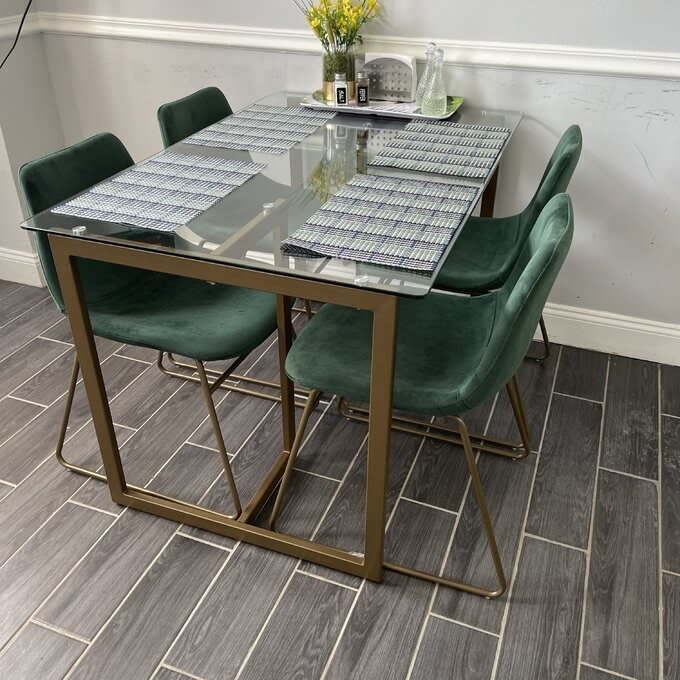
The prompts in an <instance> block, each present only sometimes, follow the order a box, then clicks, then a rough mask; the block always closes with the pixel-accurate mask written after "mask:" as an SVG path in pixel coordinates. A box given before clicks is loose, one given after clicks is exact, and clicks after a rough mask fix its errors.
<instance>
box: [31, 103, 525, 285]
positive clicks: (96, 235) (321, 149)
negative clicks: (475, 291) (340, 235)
mask: <svg viewBox="0 0 680 680" xmlns="http://www.w3.org/2000/svg"><path fill="white" fill-rule="evenodd" d="M303 97H304V95H302V94H294V93H277V94H274V95H270V96H268V97H265V98H264V99H262V100H260V103H263V104H273V105H279V106H281V105H288V106H292V105H295V104H297V103H299V102H300V101H301V100H302V98H303ZM452 120H454V121H457V122H462V123H469V124H473V125H494V126H502V127H507V128H509V129H510V130H511V132H514V130H515V129H516V127H517V126H518V124H519V122H520V120H521V114H520V113H517V112H513V111H497V110H483V109H476V108H472V107H470V106H467V105H463V107H462V108H461V109H460V110H459V112H458V113H456V114H455V115H454V116H453V117H452ZM407 122H408V121H406V120H399V119H389V118H380V117H375V116H358V115H349V114H339V115H337V116H336V117H335V118H333V119H331V120H329V121H328V122H327V123H325V124H324V125H322V126H321V127H320V128H318V129H317V130H316V132H315V133H313V134H312V135H310V136H309V137H307V138H306V139H304V140H303V141H302V142H300V143H298V144H296V145H295V146H294V147H293V148H292V149H290V150H289V151H287V152H285V153H282V154H265V153H256V152H246V151H233V150H229V149H220V148H211V147H202V146H198V145H194V144H191V145H189V144H184V143H182V142H180V143H178V144H176V145H175V147H173V148H174V149H176V150H177V151H181V152H184V153H189V154H194V155H196V154H198V155H202V156H216V157H219V158H230V159H238V160H246V161H250V160H252V161H255V162H259V163H264V164H266V166H267V167H266V168H265V169H264V170H263V171H262V172H261V173H260V174H259V175H256V176H255V177H253V178H252V179H250V180H249V181H247V182H246V183H245V184H243V185H242V186H240V187H239V188H238V189H236V190H235V191H233V192H232V193H230V194H229V195H227V196H226V197H225V198H223V199H222V200H220V201H219V202H217V203H216V204H215V205H214V206H213V207H212V208H209V209H208V210H206V211H205V212H203V213H201V214H200V215H199V216H198V217H196V218H194V219H193V220H192V221H191V222H189V223H188V224H187V225H185V226H182V227H180V228H179V229H177V231H175V232H173V233H166V232H158V231H153V230H150V229H143V228H140V227H135V226H132V225H128V224H122V223H114V222H102V221H99V220H93V219H84V218H82V217H71V216H68V215H61V214H57V213H54V212H53V211H52V210H47V211H45V212H43V213H40V214H38V215H35V216H34V217H32V218H31V219H29V220H27V221H26V222H24V223H23V225H22V226H23V227H24V228H26V229H29V230H32V231H48V232H53V233H58V234H64V235H69V236H73V237H74V238H83V239H91V240H96V241H100V242H101V241H104V242H110V243H112V244H116V245H126V246H128V247H130V248H138V249H153V250H157V251H158V250H160V251H165V252H168V253H170V254H173V255H181V256H186V257H192V258H196V259H205V260H210V261H214V262H224V263H228V264H231V265H236V266H241V267H248V268H250V269H257V270H264V271H271V272H276V273H279V274H288V275H293V276H297V277H304V278H310V279H316V280H325V281H328V282H332V283H337V284H342V285H350V286H357V287H362V288H367V289H370V290H379V291H385V292H391V293H394V294H399V295H406V296H414V297H418V296H423V295H425V294H427V293H428V292H429V290H430V289H431V288H432V284H433V281H434V279H435V278H436V274H437V270H435V272H434V273H433V274H422V273H419V272H415V271H407V270H402V269H393V268H389V267H382V266H376V265H370V264H364V263H360V262H354V261H349V260H341V259H334V258H327V257H314V258H312V257H300V256H297V255H296V256H289V255H285V254H283V253H282V252H281V248H280V246H281V241H282V240H283V239H285V238H287V237H288V236H289V235H290V234H292V233H293V232H294V231H295V230H296V229H297V228H298V227H299V226H300V225H301V224H302V223H303V222H304V221H305V220H306V219H307V218H309V217H310V216H311V215H312V214H313V213H314V212H315V211H316V210H317V209H318V208H319V207H320V206H321V205H322V204H323V203H324V202H325V201H326V199H327V198H328V197H329V196H331V195H332V194H333V193H335V192H336V191H337V190H338V189H339V188H340V187H341V186H342V185H343V184H344V183H346V182H348V181H349V180H350V179H351V178H352V177H353V176H354V175H355V174H357V173H367V174H392V175H395V176H399V177H419V178H421V179H425V178H427V179H428V180H434V181H441V182H446V183H453V184H467V185H473V186H478V187H479V188H480V189H481V190H483V189H484V187H485V185H486V183H487V182H488V181H489V180H490V178H491V176H492V174H493V173H490V174H489V177H488V178H487V179H486V180H484V181H474V180H465V179H462V178H458V177H444V176H441V175H432V174H426V173H415V172H405V171H397V170H391V169H389V168H384V167H379V168H377V167H376V168H373V167H369V165H368V164H369V162H370V161H371V160H372V159H373V158H374V157H375V155H376V154H377V153H378V151H379V150H380V149H381V148H382V147H383V146H384V145H385V144H387V143H388V142H389V141H390V140H391V139H392V138H393V137H394V136H395V135H396V134H397V133H398V132H399V131H400V130H402V129H403V128H404V127H405V125H406V124H407ZM506 148H507V145H506ZM481 193H482V192H481V191H480V193H479V196H481ZM472 207H474V206H472ZM472 207H471V209H472ZM81 226H84V227H86V229H85V230H82V229H80V230H78V231H79V232H82V233H78V234H77V235H75V234H74V233H73V231H72V230H73V228H74V227H81ZM460 232H461V229H460V228H459V229H457V230H456V232H455V233H454V237H453V239H452V240H451V243H450V244H449V246H448V248H447V250H446V252H445V253H444V256H443V257H442V259H441V261H440V265H441V262H443V260H444V259H445V257H446V255H447V254H448V251H449V250H450V248H451V246H452V245H453V243H454V241H455V239H456V238H457V236H458V235H459V234H460Z"/></svg>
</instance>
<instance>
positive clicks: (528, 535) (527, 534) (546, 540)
mask: <svg viewBox="0 0 680 680" xmlns="http://www.w3.org/2000/svg"><path fill="white" fill-rule="evenodd" d="M524 536H525V537H526V538H532V539H534V540H535V541H542V542H543V543H550V544H551V545H557V546H559V547H560V548H567V549H568V550H576V551H577V552H580V553H584V554H585V553H587V552H588V551H587V549H586V548H579V547H578V546H576V545H570V544H569V543H564V542H562V541H555V540H553V539H552V538H546V537H545V536H539V535H538V534H532V533H531V532H529V531H525V532H524Z"/></svg>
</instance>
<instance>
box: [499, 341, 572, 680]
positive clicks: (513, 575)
mask: <svg viewBox="0 0 680 680" xmlns="http://www.w3.org/2000/svg"><path fill="white" fill-rule="evenodd" d="M561 360H562V346H561V345H560V349H559V352H558V354H557V360H556V361H555V373H554V375H553V379H552V384H551V385H550V396H549V397H548V404H547V406H546V409H545V416H544V417H543V427H542V428H541V436H540V438H539V441H538V448H537V450H536V460H535V461H534V469H533V471H532V475H531V484H530V485H529V493H528V496H527V501H526V508H525V509H524V517H523V519H522V526H521V529H520V532H519V538H518V541H517V553H516V555H515V559H514V562H513V565H512V570H511V572H510V580H509V585H508V590H507V596H506V600H505V606H504V607H503V616H502V617H501V627H500V630H499V633H498V644H497V645H496V653H495V655H494V661H493V666H492V668H491V677H490V680H496V676H497V673H498V664H499V663H500V658H501V649H502V648H503V642H504V636H505V628H506V626H507V623H508V618H509V616H510V605H511V603H512V595H513V593H514V591H515V583H516V582H517V573H518V571H519V563H520V560H521V558H522V553H523V552H524V545H525V543H526V529H527V522H528V521H529V511H530V509H531V499H532V496H533V495H534V486H535V484H536V476H537V474H538V466H539V464H540V462H541V454H542V452H543V442H544V440H545V433H546V431H547V429H548V421H549V420H550V412H551V410H552V404H553V396H554V394H555V385H556V383H557V376H558V375H559V372H560V365H561ZM520 391H521V390H520ZM520 396H521V395H520Z"/></svg>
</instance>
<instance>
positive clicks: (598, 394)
mask: <svg viewBox="0 0 680 680" xmlns="http://www.w3.org/2000/svg"><path fill="white" fill-rule="evenodd" d="M300 322H301V323H302V320H300ZM0 340H1V342H0V535H1V540H0V677H2V678H12V679H13V680H14V679H22V678H26V679H31V680H33V679H36V680H46V679H51V678H55V679H57V678H65V677H69V678H92V679H93V680H94V679H96V680H107V679H115V680H128V679H129V680H137V679H140V680H143V679H146V678H154V679H155V680H164V679H168V680H170V679H174V680H188V679H190V678H194V679H198V680H201V679H203V680H217V679H218V678H219V679H227V678H238V679H239V680H268V679H269V678H271V679H274V678H276V679H277V680H278V679H284V680H285V679H288V678H310V679H314V678H325V679H328V680H330V679H331V678H338V679H339V680H347V679H350V678H352V679H353V678H361V679H367V680H372V679H374V678H375V679H380V680H389V679H392V678H394V679H395V680H400V679H402V678H403V679H406V678H410V679H411V680H415V679H426V678H427V679H428V680H439V679H444V678H446V679H449V678H450V679H452V680H459V679H460V680H473V679H474V680H491V679H494V680H534V679H536V680H544V679H548V678H559V679H564V680H569V679H575V680H579V679H580V680H590V679H591V678H592V679H594V678H602V679H605V678H628V679H634V680H651V679H654V678H662V679H663V680H672V679H677V678H680V653H679V652H678V649H679V645H678V640H680V500H679V499H680V369H678V368H673V367H667V366H659V365H656V364H653V363H650V362H643V361H634V360H631V359H625V358H621V357H614V356H611V357H609V356H606V355H603V354H598V353H595V352H587V351H584V350H579V349H574V348H570V347H556V348H555V351H554V354H553V355H552V356H551V358H550V359H549V360H548V361H546V362H545V363H544V364H543V365H539V364H536V363H531V362H528V361H527V362H525V363H524V364H523V366H522V368H521V371H520V383H521V387H522V391H523V393H524V396H525V398H526V406H527V409H528V413H529V420H530V424H531V431H532V435H533V438H534V442H533V449H534V452H533V453H532V454H531V456H530V457H529V458H528V459H526V460H524V461H522V462H519V463H513V462H511V461H508V460H504V459H499V458H495V457H493V456H490V455H489V454H483V455H482V456H481V460H480V471H481V476H482V480H483V483H484V485H485V488H486V490H487V494H488V499H489V506H490V511H491V513H492V516H493V520H494V523H495V526H496V531H497V535H498V541H499V546H500V550H501V553H502V556H503V559H504V564H505V568H506V571H507V573H508V575H509V576H510V577H511V580H510V584H511V585H510V589H509V592H508V594H507V595H506V596H505V597H503V598H502V599H501V600H499V601H493V602H492V601H486V600H483V599H480V598H476V597H473V596H468V595H464V594H461V593H458V592H456V591H451V590H448V589H444V588H438V587H435V586H433V585H430V584H429V583H425V582H422V581H418V580H416V579H411V578H408V577H405V576H402V575H398V574H393V573H389V572H388V573H387V574H386V577H385V580H384V582H383V583H382V584H374V583H368V582H362V581H361V580H360V579H357V578H354V577H348V576H346V575H343V574H338V573H336V572H333V571H331V570H328V569H323V568H320V567H317V566H315V565H311V564H308V563H303V562H300V561H298V560H294V559H292V558H289V557H286V556H282V555H278V554H275V553H272V552H267V551H264V550H260V549H258V548H255V547H253V546H249V545H245V544H241V543H237V542H235V541H232V540H230V539H225V538H222V537H219V536H215V535H212V534H209V533H207V532H204V531H199V530H195V529H193V528H191V527H186V526H181V525H177V524H174V523H172V522H169V521H167V520H163V519H160V518H156V517H153V516H151V515H145V514H143V513H137V512H135V511H132V510H129V509H123V508H121V507H118V506H117V505H115V504H114V503H113V502H112V501H111V499H110V497H109V495H108V489H107V488H106V486H105V485H102V484H100V483H97V482H95V481H92V480H86V479H84V478H82V477H79V476H77V475H74V474H73V473H70V472H68V471H66V470H64V469H63V468H61V467H60V466H59V465H58V464H57V462H56V460H55V459H54V457H53V451H54V447H55V442H56V436H57V429H58V426H59V419H60V417H61V412H62V408H63V403H64V394H65V389H66V383H67V379H68V373H69V370H70V364H71V361H72V356H73V349H72V344H71V339H70V333H69V329H68V325H67V323H66V322H65V321H64V320H63V318H62V317H61V316H60V314H59V313H58V312H57V311H56V310H55V308H54V306H53V305H52V303H51V301H50V300H49V298H48V295H47V292H46V291H44V290H38V289H34V288H28V287H24V286H19V285H17V284H12V283H7V282H2V281H0ZM98 349H99V352H100V358H101V359H102V361H103V371H104V376H105V380H106V384H107V390H108V393H109V398H110V400H111V404H112V413H113V415H114V420H115V423H116V432H117V436H118V438H119V444H120V446H121V451H122V456H123V460H124V464H125V467H126V469H127V471H128V478H129V479H130V481H132V482H135V483H137V484H147V485H148V486H149V487H150V488H153V489H156V490H159V491H164V492H166V493H171V494H175V495H180V496H181V497H183V498H185V499H187V500H189V501H192V502H201V503H203V504H204V505H207V506H209V507H212V508H216V509H220V510H223V511H229V510H230V507H229V498H228V495H227V494H226V492H225V487H224V484H223V483H222V479H221V474H220V470H221V469H220V463H219V457H218V454H217V452H216V450H215V449H214V442H213V440H212V438H211V433H210V430H209V428H208V427H207V426H206V415H207V414H206V412H205V410H204V405H203V404H202V402H201V399H200V394H199V392H198V391H197V389H196V386H195V385H193V384H189V383H182V382H180V381H177V380H173V379H171V378H166V377H165V376H162V375H160V374H159V372H158V371H157V369H156V368H155V366H154V365H153V359H154V354H153V352H149V351H148V350H140V349H139V348H133V347H126V346H121V345H120V344H117V343H114V342H110V341H106V340H99V341H98ZM276 362H277V355H276V347H275V346H274V345H272V344H271V342H269V343H265V344H264V345H263V346H262V347H260V348H259V349H258V350H257V351H256V352H255V353H254V354H253V356H252V359H249V360H248V362H247V364H246V366H247V367H248V369H249V370H250V372H251V373H252V374H253V375H255V376H262V377H264V376H271V375H275V372H276V365H277V364H276ZM218 400H220V402H221V403H220V405H219V406H218V413H219V415H220V418H221V421H222V427H223V430H224V433H225V440H226V443H227V447H228V449H229V452H230V453H231V454H232V456H233V461H234V470H235V473H236V476H237V482H240V483H241V484H242V486H243V487H244V488H245V489H252V488H254V486H255V485H256V484H257V481H258V479H259V476H260V475H261V474H262V472H263V471H264V470H265V469H266V468H267V467H268V466H269V465H270V464H271V461H272V460H273V458H274V457H275V456H276V455H277V454H278V452H279V448H280V446H281V434H280V427H279V413H278V406H275V405H273V403H272V402H267V401H263V400H258V399H255V398H252V397H246V396H243V395H239V394H236V393H227V392H222V393H221V394H220V395H218ZM510 413H511V412H510V408H509V404H508V401H507V399H506V398H505V396H504V395H501V397H500V398H498V399H495V400H492V401H491V402H490V403H488V404H484V405H482V406H480V407H479V408H478V409H476V410H475V412H474V413H473V414H470V422H472V423H473V424H474V426H475V428H478V429H479V428H481V429H484V428H486V429H487V430H488V431H489V432H490V433H492V434H497V435H499V436H505V435H506V434H507V433H508V432H512V429H511V425H512V423H511V418H510ZM312 426H313V431H312V432H311V434H310V436H309V439H308V440H307V443H306V445H305V447H304V449H303V451H302V453H301V455H300V458H299V463H298V469H297V471H296V472H295V475H294V477H293V480H292V487H291V495H290V496H289V501H288V503H287V505H286V506H285V508H284V512H283V514H282V517H281V519H280V522H279V526H280V528H281V530H284V531H287V532H289V533H292V534H296V535H299V536H305V537H310V536H316V537H317V538H320V539H322V540H324V541H328V542H334V543H335V544H337V545H340V546H342V547H345V548H348V549H351V550H355V549H358V548H360V546H361V531H362V524H361V520H362V518H361V514H362V512H363V503H364V501H363V487H362V485H363V483H364V479H365V465H364V463H365V455H366V451H365V444H366V443H365V438H366V429H365V426H363V425H362V424H359V423H355V422H351V421H348V420H345V419H344V418H342V417H340V416H339V415H338V413H337V411H336V409H335V404H334V402H333V401H330V402H329V401H324V402H322V403H321V404H320V405H319V408H318V409H317V413H316V414H315V416H314V419H313V420H312ZM65 453H66V455H67V457H69V458H70V459H72V460H73V461H74V462H81V463H87V464H89V465H94V466H97V465H99V457H98V449H97V444H96V441H95V438H94V433H93V429H92V426H91V423H90V421H89V412H88V408H87V402H86V399H85V395H84V391H83V389H82V386H80V387H79V389H78V393H77V395H76V401H75V404H74V412H73V417H72V421H71V425H70V428H69V431H68V441H67V446H66V449H65ZM246 493H247V492H246ZM388 513H389V514H388V523H387V535H386V551H387V555H388V557H389V558H391V559H393V560H400V561H403V562H405V563H407V564H409V565H411V566H416V567H424V568H429V569H433V570H439V571H441V573H444V574H447V575H451V576H454V577H468V578H474V579H476V580H477V581H482V582H484V581H485V580H488V579H490V577H491V575H492V571H491V564H490V561H489V558H488V555H487V553H486V551H485V542H484V539H483V535H482V532H481V529H480V523H479V518H478V516H477V512H476V506H475V503H474V500H473V498H472V496H471V494H470V493H469V488H468V483H467V477H466V473H465V466H464V464H463V460H462V457H461V452H460V451H458V450H456V449H454V448H453V447H448V446H445V445H443V444H441V443H436V442H432V441H423V440H422V439H420V438H418V437H414V436H410V435H404V434H397V435H395V436H394V437H393V442H392V461H391V469H390V476H389V480H388Z"/></svg>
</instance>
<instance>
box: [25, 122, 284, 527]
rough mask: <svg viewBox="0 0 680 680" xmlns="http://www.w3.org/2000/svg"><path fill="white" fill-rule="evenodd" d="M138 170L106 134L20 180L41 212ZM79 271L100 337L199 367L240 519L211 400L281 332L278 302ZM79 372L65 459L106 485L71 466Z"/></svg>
mask: <svg viewBox="0 0 680 680" xmlns="http://www.w3.org/2000/svg"><path fill="white" fill-rule="evenodd" d="M132 164H133V161H132V158H131V157H130V155H129V153H128V152H127V150H126V149H125V147H124V146H123V144H122V142H121V141H120V140H119V139H118V138H117V137H115V136H114V135H112V134H108V133H103V134H99V135H95V136H94V137H90V138H89V139H86V140H85V141H83V142H80V143H79V144H75V145H73V146H71V147H69V148H67V149H63V150H61V151H57V152H55V153H52V154H50V155H48V156H45V157H44V158H40V159H38V160H35V161H32V162H30V163H27V164H26V165H24V166H22V168H21V169H20V170H19V182H20V185H21V188H22V190H23V193H24V196H25V199H26V203H27V205H28V207H29V209H30V211H31V213H33V214H35V213H38V212H42V211H43V210H46V209H47V208H50V207H51V206H53V205H55V204H56V203H60V202H62V201H64V200H66V199H67V198H69V197H70V196H73V195H74V194H77V193H79V192H81V191H83V190H85V189H87V188H89V187H90V186H92V185H94V184H96V183H98V182H101V181H102V180H104V179H106V178H108V177H110V176H111V175H114V174H116V173H118V172H120V171H122V170H124V169H125V168H127V167H129V166H131V165H132ZM34 237H35V241H36V247H37V251H38V255H39V257H40V262H41V265H42V269H43V273H44V275H45V280H46V282H47V285H48V287H49V290H50V293H51V294H52V297H53V299H54V301H55V303H56V305H57V306H58V307H59V309H60V310H61V311H62V312H63V311H64V302H63V299H62V294H61V290H60V288H59V281H58V279H57V274H56V270H55V266H54V261H53V259H52V253H51V250H50V244H49V240H48V237H47V234H45V233H40V232H35V233H34ZM78 272H79V275H80V278H81V282H82V286H83V291H84V294H85V299H86V303H87V309H88V314H89V317H90V323H91V325H92V331H93V333H94V334H95V335H98V336H101V337H104V338H109V339H111V340H116V341H118V342H123V343H127V344H131V345H138V346H141V347H149V348H153V349H156V350H158V351H159V352H175V353H177V354H180V355H183V356H187V357H190V358H191V359H192V360H193V361H194V363H195V367H194V369H195V370H196V371H197V372H198V381H199V382H200V383H201V386H202V391H203V394H204V397H205V399H206V404H207V407H208V411H209V415H210V419H211V422H212V425H213V428H214V430H215V437H216V439H217V444H218V447H219V450H220V452H221V454H222V462H223V466H224V472H225V476H226V479H227V482H228V484H229V488H230V491H231V493H232V498H233V501H234V506H235V508H236V515H238V514H239V513H240V509H241V508H240V501H239V497H238V492H237V490H236V486H235V483H234V479H233V476H232V472H231V467H230V465H229V459H228V457H227V452H226V448H225V444H224V439H223V436H222V432H221V430H220V426H219V423H218V420H217V416H216V414H215V407H214V404H213V400H212V396H211V395H212V393H213V391H214V390H215V389H216V388H217V387H218V386H219V385H220V384H221V383H222V382H223V381H224V379H225V378H226V377H228V376H229V374H230V373H231V371H233V370H234V368H236V366H237V365H238V364H239V363H240V362H241V361H242V360H243V359H244V358H245V357H246V356H247V354H248V353H249V352H250V351H251V350H252V349H253V348H254V347H256V346H257V345H259V344H260V343H261V342H262V341H263V340H265V339H266V338H267V337H268V336H269V335H270V334H271V333H272V332H273V331H275V330H276V300H275V297H274V296H273V295H271V294H269V293H263V292H259V291H253V290H247V289H243V288H237V287H233V286H224V285H212V284H210V283H208V282H206V281H200V280H196V279H188V278H183V277H179V276H172V275H169V274H162V273H159V272H150V271H146V270H142V269H135V268H132V267H125V266H120V265H114V264H108V263H103V262H96V261H91V260H90V261H88V260H83V259H80V260H79V262H78ZM224 359H233V361H232V362H231V364H230V366H229V367H228V368H227V370H226V371H225V372H224V373H223V374H222V375H221V376H220V377H219V378H217V379H216V380H215V381H214V382H213V383H212V384H210V382H209V381H208V378H207V376H206V370H205V367H204V362H205V361H213V360H224ZM78 373H79V365H78V360H77V357H76V360H75V362H74V367H73V372H72V377H71V384H70V387H69V392H68V396H67V403H66V409H65V413H64V419H63V422H62V428H61V432H60V435H59V442H58V446H57V458H58V459H59V461H60V462H61V463H62V464H63V465H65V466H66V467H68V468H69V469H71V470H74V471H76V472H80V473H81V474H86V475H89V476H91V477H96V478H97V479H105V477H104V476H103V475H102V474H100V473H97V472H95V471H92V470H87V469H85V468H80V467H78V466H76V465H72V464H71V463H68V462H67V461H65V460H64V458H63V455H62V449H63V443H64V438H65V434H66V428H67V426H68V418H69V415H70V410H71V404H72V399H73V393H74V390H75V386H76V382H77V379H78Z"/></svg>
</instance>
